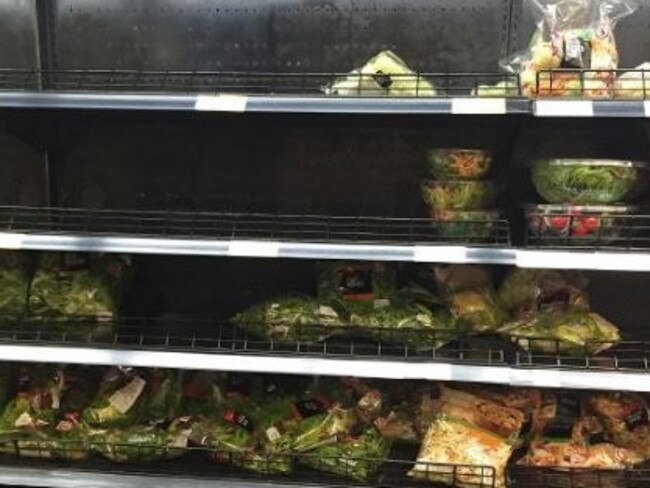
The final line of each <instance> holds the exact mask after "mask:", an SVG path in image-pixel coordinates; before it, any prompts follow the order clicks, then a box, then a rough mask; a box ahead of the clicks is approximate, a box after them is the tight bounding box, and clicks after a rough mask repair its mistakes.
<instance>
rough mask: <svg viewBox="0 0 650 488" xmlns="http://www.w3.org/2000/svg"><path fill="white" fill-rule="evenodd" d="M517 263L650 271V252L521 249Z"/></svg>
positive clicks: (550, 266)
mask: <svg viewBox="0 0 650 488" xmlns="http://www.w3.org/2000/svg"><path fill="white" fill-rule="evenodd" d="M515 264H516V265H517V266H518V267H520V268H553V269H596V270H602V271H650V254H648V253H643V254H641V253H630V254H625V253H604V252H600V253H599V252H562V251H528V250H519V251H517V255H516V263H515Z"/></svg>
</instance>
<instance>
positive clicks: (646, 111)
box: [643, 100, 650, 117]
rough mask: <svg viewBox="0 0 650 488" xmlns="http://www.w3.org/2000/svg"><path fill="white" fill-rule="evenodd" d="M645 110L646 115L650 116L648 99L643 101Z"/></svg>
mask: <svg viewBox="0 0 650 488" xmlns="http://www.w3.org/2000/svg"><path fill="white" fill-rule="evenodd" d="M643 111H644V112H645V116H646V117H650V101H649V100H646V101H645V102H643Z"/></svg>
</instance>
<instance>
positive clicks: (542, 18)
mask: <svg viewBox="0 0 650 488" xmlns="http://www.w3.org/2000/svg"><path fill="white" fill-rule="evenodd" d="M528 1H530V2H532V6H533V10H534V12H535V14H536V16H537V18H538V21H537V29H536V31H535V33H534V34H533V37H532V38H531V40H530V43H529V45H528V48H527V49H526V50H525V51H524V52H520V53H517V54H515V55H514V56H512V57H510V58H507V59H505V60H503V61H502V66H503V67H504V68H505V69H506V70H508V71H509V72H512V73H519V75H520V83H521V90H522V94H523V95H525V96H535V95H537V96H583V95H585V96H588V97H593V98H597V97H609V96H611V95H612V88H613V84H614V73H613V72H611V71H608V70H613V69H616V68H617V67H618V51H617V49H616V39H615V37H614V27H615V26H616V23H617V22H618V21H619V20H620V19H621V18H623V17H625V16H627V15H630V14H631V13H632V12H633V11H634V10H635V9H636V7H637V5H636V3H634V1H633V0H528ZM574 69H581V70H593V71H586V72H584V73H582V74H581V73H580V72H577V71H575V72H574V71H559V72H555V73H550V72H548V71H547V70H574ZM598 70H603V71H598ZM538 76H539V79H538Z"/></svg>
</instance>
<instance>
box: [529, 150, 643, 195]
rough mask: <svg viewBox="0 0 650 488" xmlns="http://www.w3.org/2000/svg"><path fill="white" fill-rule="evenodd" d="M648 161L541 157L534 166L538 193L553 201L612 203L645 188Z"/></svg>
mask: <svg viewBox="0 0 650 488" xmlns="http://www.w3.org/2000/svg"><path fill="white" fill-rule="evenodd" d="M647 178H648V171H647V164H646V163H642V162H638V161H623V160H614V159H541V160H538V161H535V162H534V163H533V167H532V180H533V185H535V189H536V190H537V193H539V194H540V196H541V197H542V198H544V200H546V201H547V202H549V203H572V204H575V205H609V204H612V203H622V202H629V201H630V200H631V199H633V198H635V197H636V196H638V195H639V194H640V193H641V191H643V189H644V187H645V185H646V183H647Z"/></svg>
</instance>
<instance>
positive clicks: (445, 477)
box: [409, 387, 524, 487]
mask: <svg viewBox="0 0 650 488" xmlns="http://www.w3.org/2000/svg"><path fill="white" fill-rule="evenodd" d="M440 402H441V407H440V411H439V413H438V414H437V415H436V417H435V419H434V421H433V423H432V424H431V426H430V427H429V430H428V431H427V433H426V435H425V437H424V440H423V441H422V446H421V448H420V453H419V454H418V457H417V461H416V464H415V466H414V467H413V469H412V470H411V471H410V473H409V474H410V475H411V476H413V477H414V478H418V479H425V480H428V481H437V482H442V483H446V484H452V483H453V482H454V481H455V482H457V483H458V484H459V486H476V485H479V486H480V485H481V484H485V485H487V486H497V487H502V486H505V469H506V465H507V463H508V460H509V459H510V456H511V455H512V453H513V451H514V444H515V441H516V439H517V438H518V437H519V434H520V432H521V429H522V426H523V423H524V414H523V413H522V412H521V411H519V410H517V409H514V408H508V407H505V406H502V405H499V404H498V403H495V402H492V401H490V400H487V399H485V398H481V397H479V396H476V395H472V394H470V393H466V392H462V391H460V390H454V389H451V388H447V387H443V388H442V394H441V399H440ZM449 464H452V465H463V466H453V467H452V466H445V465H449Z"/></svg>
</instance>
